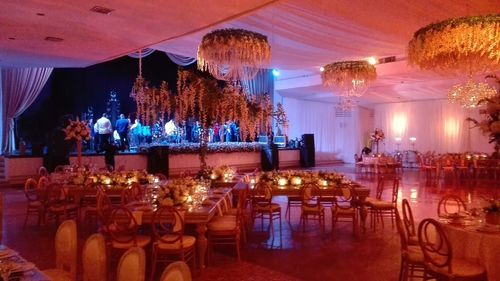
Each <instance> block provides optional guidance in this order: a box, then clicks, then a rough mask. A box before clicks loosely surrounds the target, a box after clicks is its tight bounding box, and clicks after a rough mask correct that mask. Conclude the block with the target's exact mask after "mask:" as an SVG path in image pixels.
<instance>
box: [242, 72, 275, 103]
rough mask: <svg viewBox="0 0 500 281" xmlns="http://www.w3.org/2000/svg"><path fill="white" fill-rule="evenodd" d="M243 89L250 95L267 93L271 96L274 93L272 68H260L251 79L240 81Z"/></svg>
mask: <svg viewBox="0 0 500 281" xmlns="http://www.w3.org/2000/svg"><path fill="white" fill-rule="evenodd" d="M242 83H243V87H244V88H245V90H246V91H247V92H248V93H249V94H252V95H261V94H264V93H267V94H269V95H270V96H271V97H272V96H273V93H274V76H273V73H272V69H260V70H259V72H257V75H255V77H254V78H253V79H252V80H249V81H242Z"/></svg>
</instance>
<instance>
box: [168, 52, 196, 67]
mask: <svg viewBox="0 0 500 281" xmlns="http://www.w3.org/2000/svg"><path fill="white" fill-rule="evenodd" d="M166 54H167V56H168V58H169V59H170V60H171V61H173V62H174V63H175V64H177V65H180V66H187V65H190V64H192V63H195V62H196V59H195V58H190V57H185V56H181V55H176V54H172V53H167V52H166Z"/></svg>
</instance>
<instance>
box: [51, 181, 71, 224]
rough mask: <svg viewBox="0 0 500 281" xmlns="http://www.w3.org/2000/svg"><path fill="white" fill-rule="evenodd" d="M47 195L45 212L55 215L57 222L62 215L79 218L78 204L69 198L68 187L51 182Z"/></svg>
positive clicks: (68, 217)
mask: <svg viewBox="0 0 500 281" xmlns="http://www.w3.org/2000/svg"><path fill="white" fill-rule="evenodd" d="M45 197H46V198H45V214H46V215H47V216H49V217H51V216H52V217H54V218H55V221H56V224H59V218H60V217H61V216H63V217H64V218H66V219H70V218H74V219H77V218H78V217H79V214H78V210H79V209H78V205H77V204H75V203H73V202H71V201H69V200H68V196H67V193H66V189H65V188H63V187H62V185H60V184H58V183H51V184H49V185H48V186H47V190H46V195H45Z"/></svg>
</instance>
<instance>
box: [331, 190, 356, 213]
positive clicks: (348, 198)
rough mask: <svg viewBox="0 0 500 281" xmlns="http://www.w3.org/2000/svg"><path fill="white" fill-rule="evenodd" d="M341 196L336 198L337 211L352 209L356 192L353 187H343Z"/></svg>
mask: <svg viewBox="0 0 500 281" xmlns="http://www.w3.org/2000/svg"><path fill="white" fill-rule="evenodd" d="M340 190H341V191H342V194H341V195H337V196H335V200H334V204H335V208H336V209H350V208H352V207H353V203H354V200H355V198H356V197H357V195H356V191H355V190H354V188H352V187H341V188H340Z"/></svg>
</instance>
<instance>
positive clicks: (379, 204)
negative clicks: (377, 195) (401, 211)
mask: <svg viewBox="0 0 500 281" xmlns="http://www.w3.org/2000/svg"><path fill="white" fill-rule="evenodd" d="M371 207H372V208H375V209H377V210H390V209H394V205H393V204H392V202H388V201H381V200H379V201H373V202H372V203H371Z"/></svg>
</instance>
